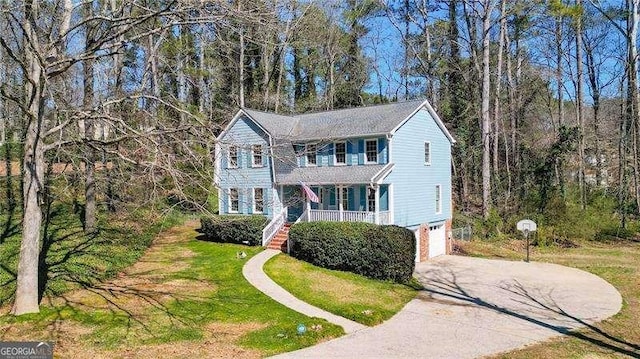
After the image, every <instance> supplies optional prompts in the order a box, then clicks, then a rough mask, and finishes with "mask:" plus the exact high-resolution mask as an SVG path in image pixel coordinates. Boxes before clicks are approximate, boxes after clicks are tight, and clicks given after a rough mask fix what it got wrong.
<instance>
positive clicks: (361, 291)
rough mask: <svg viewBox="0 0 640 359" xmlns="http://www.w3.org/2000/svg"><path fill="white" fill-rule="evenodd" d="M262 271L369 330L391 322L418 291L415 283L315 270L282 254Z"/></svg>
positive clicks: (279, 282) (307, 298) (315, 268)
mask: <svg viewBox="0 0 640 359" xmlns="http://www.w3.org/2000/svg"><path fill="white" fill-rule="evenodd" d="M264 270H265V272H266V273H267V275H268V276H269V277H271V279H273V280H274V281H275V282H276V283H278V284H279V285H281V286H282V287H283V288H284V289H286V290H287V291H289V292H290V293H291V294H293V295H294V296H296V297H297V298H299V299H301V300H303V301H305V302H307V303H310V304H313V305H315V306H317V307H319V308H322V309H324V310H326V311H328V312H331V313H334V314H337V315H340V316H343V317H345V318H348V319H351V320H354V321H356V322H358V323H362V324H364V325H369V326H372V325H376V324H380V323H382V322H383V321H385V320H387V319H389V318H391V317H392V316H393V315H394V314H396V313H397V312H398V311H400V309H402V307H404V305H405V304H407V303H408V302H409V301H410V300H411V299H413V298H414V297H415V296H416V295H417V293H418V290H419V289H420V285H418V284H417V283H415V284H412V285H403V284H397V283H393V282H390V281H379V280H374V279H369V278H367V277H364V276H361V275H357V274H353V273H349V272H341V271H336V270H329V269H325V268H320V267H316V266H314V265H311V264H309V263H306V262H304V261H301V260H298V259H295V258H292V257H289V256H287V255H284V254H280V255H277V256H275V257H274V258H272V259H270V260H269V261H268V262H267V263H266V264H265V266H264Z"/></svg>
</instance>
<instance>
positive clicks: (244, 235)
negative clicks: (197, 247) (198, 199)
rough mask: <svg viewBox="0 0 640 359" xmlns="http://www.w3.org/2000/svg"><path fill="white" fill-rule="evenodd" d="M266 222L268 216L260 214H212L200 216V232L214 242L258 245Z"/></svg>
mask: <svg viewBox="0 0 640 359" xmlns="http://www.w3.org/2000/svg"><path fill="white" fill-rule="evenodd" d="M266 224H267V218H266V217H265V216H260V215H252V216H242V215H237V216H231V215H229V216H210V217H202V218H200V227H201V228H200V232H201V233H202V234H204V236H205V237H206V239H208V240H211V241H213V242H222V243H237V244H248V245H250V246H257V245H260V244H262V229H263V228H264V226H265V225H266Z"/></svg>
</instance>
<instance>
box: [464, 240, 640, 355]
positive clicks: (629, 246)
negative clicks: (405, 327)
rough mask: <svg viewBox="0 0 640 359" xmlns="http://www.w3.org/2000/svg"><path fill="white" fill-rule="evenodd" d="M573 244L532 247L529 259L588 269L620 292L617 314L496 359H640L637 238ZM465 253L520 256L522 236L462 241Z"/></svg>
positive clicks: (639, 272)
mask: <svg viewBox="0 0 640 359" xmlns="http://www.w3.org/2000/svg"><path fill="white" fill-rule="evenodd" d="M577 244H578V247H576V248H561V247H558V246H548V247H537V248H533V249H532V254H531V260H532V261H541V262H550V263H556V264H561V265H565V266H569V267H575V268H578V269H582V270H584V271H587V272H591V273H593V274H596V275H598V276H600V277H601V278H603V279H605V280H606V281H607V282H609V283H611V284H612V285H613V286H614V287H616V289H617V290H618V291H619V292H620V294H621V295H622V299H623V306H622V310H621V311H620V313H618V314H617V315H615V316H614V317H612V318H610V319H608V320H605V321H603V322H600V323H597V324H595V325H594V326H593V327H591V328H585V329H583V330H580V331H578V332H575V333H570V334H569V335H567V336H562V337H558V338H556V339H552V340H549V341H545V342H543V343H540V344H536V345H531V346H528V347H526V348H524V349H521V350H516V351H512V352H509V353H505V354H501V355H497V356H496V357H497V358H523V359H524V358H586V357H589V358H596V357H597V358H602V357H607V358H609V357H635V358H640V325H638V323H640V242H638V241H635V242H634V241H612V242H607V243H601V242H594V241H580V242H577ZM460 249H461V251H462V252H463V253H465V254H467V255H473V256H480V257H487V258H502V259H512V260H522V259H523V258H524V246H523V245H522V241H497V242H496V241H494V242H487V241H471V242H462V243H460Z"/></svg>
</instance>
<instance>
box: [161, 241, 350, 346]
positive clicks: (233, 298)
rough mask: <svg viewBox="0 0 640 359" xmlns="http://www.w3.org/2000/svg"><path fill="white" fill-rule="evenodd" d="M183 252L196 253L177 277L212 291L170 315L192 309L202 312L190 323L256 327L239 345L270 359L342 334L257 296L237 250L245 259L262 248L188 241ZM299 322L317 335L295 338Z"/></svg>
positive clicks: (174, 306)
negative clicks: (200, 283)
mask: <svg viewBox="0 0 640 359" xmlns="http://www.w3.org/2000/svg"><path fill="white" fill-rule="evenodd" d="M187 248H189V249H190V250H192V251H193V252H194V253H196V255H195V257H193V259H192V262H191V266H190V268H189V270H186V271H183V272H180V273H179V274H178V276H181V277H183V278H189V279H193V280H204V281H207V282H210V283H213V284H214V285H215V286H216V287H217V290H216V291H215V292H214V293H212V294H211V296H210V297H209V298H206V299H205V300H203V301H192V302H190V303H186V302H180V303H178V302H174V303H172V305H171V308H172V310H174V311H175V312H182V313H184V314H185V316H189V315H191V313H193V311H192V310H190V309H189V307H192V308H201V311H202V308H203V306H204V308H206V310H205V312H206V314H205V315H202V316H196V317H195V318H193V319H194V320H195V321H196V322H197V323H198V324H200V325H202V324H204V323H207V322H211V321H225V322H226V321H230V322H240V323H242V322H247V323H248V322H258V323H262V324H265V328H263V329H260V330H257V331H252V332H249V333H247V334H246V335H244V336H243V337H242V338H240V344H242V345H243V346H247V347H250V348H255V349H259V350H261V351H263V352H264V353H266V354H275V353H280V352H283V351H291V350H295V349H299V348H304V347H307V346H309V345H312V344H315V343H316V342H318V341H320V340H324V339H328V338H333V337H336V336H339V335H342V334H343V333H344V331H343V330H342V328H341V327H338V326H335V325H331V324H329V323H328V322H326V321H325V320H322V319H317V318H313V319H312V318H309V317H307V316H305V315H302V314H299V313H297V312H295V311H293V310H291V309H288V308H286V307H284V306H283V305H281V304H279V303H277V302H276V301H274V300H273V299H271V298H269V297H267V296H266V295H264V294H263V293H262V292H260V291H258V290H257V289H256V288H255V287H253V286H252V285H251V284H249V282H247V281H246V279H244V277H243V275H242V266H243V265H244V263H245V261H246V260H239V259H237V258H236V254H237V253H238V252H239V251H244V252H246V253H247V258H246V259H249V258H250V257H252V256H253V255H255V254H257V253H259V252H260V251H262V248H255V247H254V248H250V247H246V246H241V245H234V244H219V243H209V242H201V241H194V242H189V243H188V244H187ZM299 323H303V324H305V325H306V326H307V327H309V328H310V327H311V326H313V325H317V324H320V325H322V327H323V329H322V330H320V331H313V330H309V331H308V332H307V334H305V335H301V336H300V335H297V334H296V328H297V326H298V324H299Z"/></svg>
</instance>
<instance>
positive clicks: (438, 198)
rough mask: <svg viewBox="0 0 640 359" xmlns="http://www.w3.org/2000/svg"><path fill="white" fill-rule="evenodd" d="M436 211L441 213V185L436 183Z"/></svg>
mask: <svg viewBox="0 0 640 359" xmlns="http://www.w3.org/2000/svg"><path fill="white" fill-rule="evenodd" d="M436 213H442V187H441V186H440V185H439V184H437V185H436Z"/></svg>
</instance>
